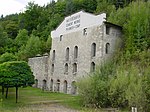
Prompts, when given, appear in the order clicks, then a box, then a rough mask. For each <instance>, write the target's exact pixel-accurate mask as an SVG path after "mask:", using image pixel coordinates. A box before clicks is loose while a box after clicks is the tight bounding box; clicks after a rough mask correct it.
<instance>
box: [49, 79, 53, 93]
mask: <svg viewBox="0 0 150 112" xmlns="http://www.w3.org/2000/svg"><path fill="white" fill-rule="evenodd" d="M50 91H53V79H51V83H50Z"/></svg>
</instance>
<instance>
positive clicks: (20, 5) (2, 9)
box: [0, 0, 51, 16]
mask: <svg viewBox="0 0 150 112" xmlns="http://www.w3.org/2000/svg"><path fill="white" fill-rule="evenodd" d="M32 1H34V3H36V4H38V5H40V6H43V5H44V4H47V3H49V2H50V1H51V0H0V15H2V14H3V15H4V16H6V15H8V14H15V13H19V12H22V11H23V10H25V7H26V5H27V4H28V2H32Z"/></svg>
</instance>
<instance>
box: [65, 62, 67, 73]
mask: <svg viewBox="0 0 150 112" xmlns="http://www.w3.org/2000/svg"><path fill="white" fill-rule="evenodd" d="M65 74H68V64H67V63H66V64H65Z"/></svg>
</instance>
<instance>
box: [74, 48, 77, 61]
mask: <svg viewBox="0 0 150 112" xmlns="http://www.w3.org/2000/svg"><path fill="white" fill-rule="evenodd" d="M77 57H78V47H77V46H75V47H74V59H77Z"/></svg>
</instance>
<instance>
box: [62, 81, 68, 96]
mask: <svg viewBox="0 0 150 112" xmlns="http://www.w3.org/2000/svg"><path fill="white" fill-rule="evenodd" d="M67 87H68V83H67V81H66V80H65V81H64V88H63V89H64V93H67Z"/></svg>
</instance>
